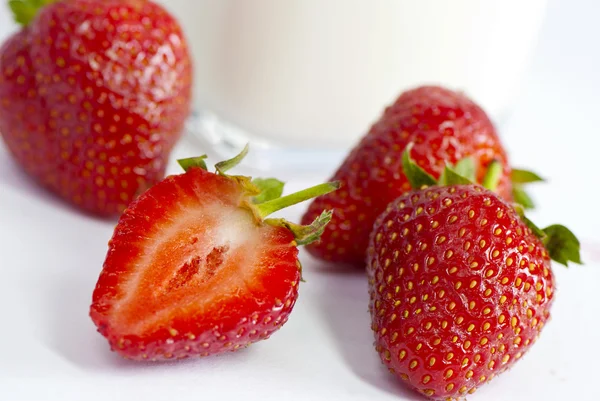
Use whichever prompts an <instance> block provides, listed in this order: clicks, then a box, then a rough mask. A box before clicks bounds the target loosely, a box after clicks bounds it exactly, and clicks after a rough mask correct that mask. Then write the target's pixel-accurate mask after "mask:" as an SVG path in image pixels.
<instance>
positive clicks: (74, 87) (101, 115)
mask: <svg viewBox="0 0 600 401" xmlns="http://www.w3.org/2000/svg"><path fill="white" fill-rule="evenodd" d="M191 82H192V67H191V62H190V57H189V54H188V49H187V45H186V42H185V39H184V37H183V33H182V31H181V28H180V27H179V25H178V23H177V21H175V20H174V19H173V17H171V16H170V15H169V14H167V12H166V11H165V10H164V9H162V8H161V7H159V6H158V5H156V4H154V3H152V2H149V1H144V0H128V1H127V0H126V1H118V0H104V1H99V0H65V1H61V2H57V3H54V4H51V5H48V6H46V7H44V8H43V9H41V10H40V12H39V14H38V16H37V17H36V19H35V20H34V21H32V23H31V24H30V25H29V26H28V27H26V28H24V29H22V30H21V31H20V32H18V33H16V34H15V35H13V36H12V37H10V38H9V39H8V40H7V42H6V43H4V45H3V46H2V48H1V49H0V133H1V134H2V137H3V139H4V141H5V143H6V145H7V147H8V149H9V150H10V152H11V153H12V155H13V157H14V159H15V160H16V161H17V163H18V164H20V165H21V167H22V168H23V169H24V170H25V171H26V172H27V173H28V174H29V175H30V176H32V177H33V178H34V179H35V180H36V181H37V182H39V183H40V184H42V185H43V186H45V187H47V188H48V189H50V190H51V191H52V192H54V193H56V194H58V195H59V196H61V197H62V198H64V199H65V200H67V201H68V202H70V203H72V204H74V205H76V206H77V207H79V208H81V209H84V210H86V211H88V212H92V213H95V214H99V215H114V214H117V213H119V212H122V210H123V209H124V208H125V206H126V205H127V204H128V203H129V202H130V201H131V200H132V199H134V198H135V196H137V195H138V194H139V193H141V192H143V191H144V190H145V189H147V188H148V187H150V186H151V185H152V184H154V183H156V182H157V181H159V180H160V179H161V178H162V177H163V176H164V171H165V165H166V163H167V158H168V155H169V152H170V151H171V148H172V147H173V145H174V144H175V142H176V141H177V140H178V138H179V137H180V136H181V132H182V129H183V124H184V120H185V118H186V116H187V115H188V113H189V109H190V96H191Z"/></svg>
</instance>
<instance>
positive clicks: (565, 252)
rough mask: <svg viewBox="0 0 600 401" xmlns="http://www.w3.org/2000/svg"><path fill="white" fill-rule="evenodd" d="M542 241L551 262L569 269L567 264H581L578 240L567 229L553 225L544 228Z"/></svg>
mask: <svg viewBox="0 0 600 401" xmlns="http://www.w3.org/2000/svg"><path fill="white" fill-rule="evenodd" d="M543 231H544V233H545V237H544V238H543V239H542V241H543V242H544V246H545V247H546V249H547V250H548V253H549V254H550V257H551V258H552V260H554V261H556V262H558V263H560V264H563V265H565V266H567V267H569V262H572V263H576V264H582V263H581V255H580V244H579V240H578V239H577V237H576V236H575V234H573V233H572V232H571V230H569V229H568V228H567V227H565V226H562V225H560V224H554V225H551V226H549V227H546V228H544V230H543Z"/></svg>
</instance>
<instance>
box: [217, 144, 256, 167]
mask: <svg viewBox="0 0 600 401" xmlns="http://www.w3.org/2000/svg"><path fill="white" fill-rule="evenodd" d="M248 150H250V147H249V146H248V144H246V146H244V149H242V151H241V152H240V153H239V154H238V155H237V156H234V157H232V158H231V159H229V160H223V161H222V162H219V163H217V164H215V168H216V169H217V173H219V174H220V175H225V173H226V172H227V171H229V170H231V169H232V168H234V167H235V166H237V165H238V164H240V163H241V162H242V160H243V159H244V157H246V155H247V154H248Z"/></svg>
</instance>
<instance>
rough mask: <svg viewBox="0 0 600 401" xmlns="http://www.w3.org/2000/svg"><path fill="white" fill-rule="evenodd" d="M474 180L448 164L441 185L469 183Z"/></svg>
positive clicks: (441, 178)
mask: <svg viewBox="0 0 600 401" xmlns="http://www.w3.org/2000/svg"><path fill="white" fill-rule="evenodd" d="M472 183H473V182H472V181H471V180H469V179H468V178H467V177H463V176H462V175H460V174H458V172H456V171H455V170H454V169H453V168H452V167H450V166H448V165H446V167H445V168H444V172H443V173H442V175H441V177H440V182H439V185H444V186H446V185H468V184H472Z"/></svg>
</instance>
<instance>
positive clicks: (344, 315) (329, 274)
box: [310, 265, 424, 401]
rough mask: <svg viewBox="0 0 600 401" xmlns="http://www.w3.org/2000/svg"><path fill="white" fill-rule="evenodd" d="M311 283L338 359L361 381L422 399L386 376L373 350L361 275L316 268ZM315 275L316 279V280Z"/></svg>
mask: <svg viewBox="0 0 600 401" xmlns="http://www.w3.org/2000/svg"><path fill="white" fill-rule="evenodd" d="M312 276H313V278H312V279H311V280H310V281H311V282H313V281H314V282H317V281H318V282H319V283H320V284H319V287H320V291H319V292H317V291H315V294H316V297H317V299H316V303H317V304H319V305H320V309H319V310H320V311H321V314H320V316H318V318H320V319H322V321H323V325H324V326H325V327H326V328H327V329H328V330H329V332H330V336H331V339H332V341H333V342H334V343H335V344H336V348H337V351H338V353H339V355H340V358H342V359H343V360H344V362H345V363H346V364H347V365H348V368H349V369H350V370H351V371H352V373H354V374H355V375H356V376H357V377H358V378H359V379H360V380H362V381H363V382H365V383H368V384H369V385H371V386H373V387H376V388H378V389H380V390H383V391H385V392H387V393H389V394H392V395H393V396H394V397H402V398H401V399H403V400H408V401H413V400H414V401H419V400H423V399H424V398H423V397H422V396H421V395H419V394H417V393H414V392H413V391H411V390H410V389H408V388H406V387H404V386H402V383H400V382H399V381H398V380H396V379H395V378H394V377H392V376H391V375H390V374H388V373H387V371H386V368H385V367H384V366H383V365H382V364H381V361H380V360H379V358H378V357H377V354H376V353H375V352H374V348H373V333H372V331H371V329H370V328H369V324H370V322H369V320H370V318H369V311H368V309H367V304H368V298H369V296H368V291H367V280H366V277H365V274H364V272H358V271H354V272H348V271H346V272H340V271H339V269H338V270H336V269H335V267H333V268H332V267H330V268H327V266H326V265H322V266H315V268H314V270H313V273H312ZM317 276H318V277H317Z"/></svg>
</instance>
